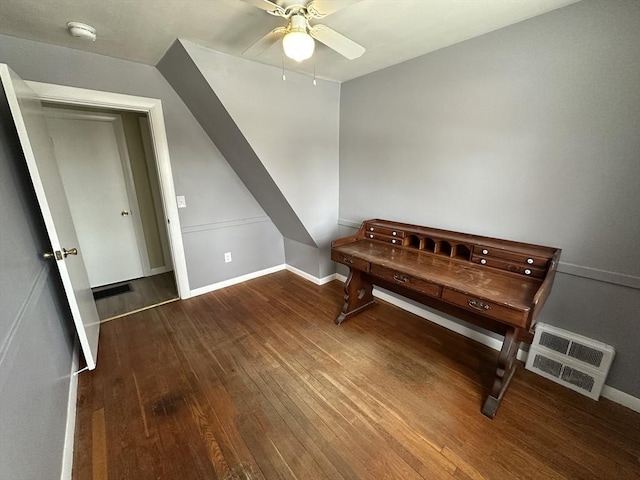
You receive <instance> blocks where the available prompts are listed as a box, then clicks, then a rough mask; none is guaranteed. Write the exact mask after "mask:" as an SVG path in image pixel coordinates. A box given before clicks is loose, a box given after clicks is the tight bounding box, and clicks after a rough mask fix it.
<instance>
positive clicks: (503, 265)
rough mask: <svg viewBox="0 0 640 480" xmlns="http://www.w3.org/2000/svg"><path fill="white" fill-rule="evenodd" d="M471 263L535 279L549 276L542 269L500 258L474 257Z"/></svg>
mask: <svg viewBox="0 0 640 480" xmlns="http://www.w3.org/2000/svg"><path fill="white" fill-rule="evenodd" d="M471 261H472V262H473V263H479V264H480V265H486V266H487V267H494V268H499V269H500V270H506V271H508V272H515V273H521V274H522V275H528V276H531V277H535V278H544V277H545V275H546V274H547V272H546V271H545V270H543V269H541V268H535V267H531V266H529V265H523V264H520V263H514V262H510V261H508V260H502V259H500V258H492V257H483V256H478V255H474V256H473V258H472V259H471Z"/></svg>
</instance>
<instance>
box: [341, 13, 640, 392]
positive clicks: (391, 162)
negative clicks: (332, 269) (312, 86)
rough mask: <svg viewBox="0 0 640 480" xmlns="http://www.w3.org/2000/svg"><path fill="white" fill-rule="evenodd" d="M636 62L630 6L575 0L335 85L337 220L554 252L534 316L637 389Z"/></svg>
mask: <svg viewBox="0 0 640 480" xmlns="http://www.w3.org/2000/svg"><path fill="white" fill-rule="evenodd" d="M639 59H640V2H637V1H624V0H616V1H604V0H600V1H592V0H584V1H582V2H579V3H576V4H574V5H571V6H568V7H566V8H563V9H559V10H556V11H554V12H550V13H548V14H545V15H541V16H539V17H536V18H533V19H530V20H527V21H524V22H521V23H519V24H516V25H513V26H511V27H507V28H504V29H502V30H498V31H496V32H493V33H490V34H487V35H484V36H482V37H479V38H476V39H472V40H469V41H466V42H463V43H460V44H457V45H454V46H451V47H448V48H446V49H442V50H440V51H437V52H434V53H431V54H429V55H426V56H423V57H420V58H417V59H414V60H410V61H408V62H405V63H402V64H399V65H396V66H394V67H390V68H388V69H385V70H382V71H379V72H375V73H372V74H370V75H367V76H365V77H361V78H358V79H355V80H352V81H349V82H347V83H345V84H343V85H342V95H341V116H340V218H341V223H343V224H345V225H349V224H351V223H352V222H360V221H361V220H363V219H365V218H368V217H381V218H391V219H396V220H402V221H407V222H410V223H417V224H422V225H430V226H434V227H440V228H446V229H452V230H457V231H465V232H471V233H477V234H484V235H490V236H496V237H502V238H508V239H513V240H522V241H528V242H532V243H541V244H545V245H551V246H556V247H560V248H562V249H563V252H562V258H561V260H562V262H563V264H562V265H561V267H560V271H561V272H564V273H560V274H559V275H558V277H557V280H556V285H555V287H554V290H553V292H552V294H551V297H550V298H549V300H548V303H547V305H546V307H545V308H544V309H543V311H542V313H541V316H540V321H542V322H546V323H549V324H552V325H556V326H559V327H561V328H566V329H568V330H571V331H574V332H577V333H580V334H583V335H585V336H587V337H591V338H596V339H598V340H600V341H603V342H605V343H608V344H611V345H613V346H614V347H615V348H616V350H617V357H616V359H615V361H614V365H613V367H612V371H611V373H610V377H609V379H608V381H607V383H608V384H609V385H610V386H612V387H614V388H617V389H619V390H622V391H623V392H626V393H629V394H631V395H634V396H635V397H640V376H639V375H638V372H637V369H638V365H640V345H639V343H638V329H639V325H640V309H639V308H640V307H639V305H640V290H638V288H639V287H640V248H638V239H639V238H640V215H639V214H638V211H639V208H640V88H639V87H638V86H639V85H640V61H639ZM372 192H375V195H372V194H371V193H372ZM602 280H606V281H602ZM612 282H613V283H612Z"/></svg>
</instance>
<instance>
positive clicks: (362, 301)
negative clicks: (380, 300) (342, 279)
mask: <svg viewBox="0 0 640 480" xmlns="http://www.w3.org/2000/svg"><path fill="white" fill-rule="evenodd" d="M372 291H373V285H372V283H371V282H370V281H368V280H366V279H365V278H363V275H362V272H361V271H360V270H354V269H352V268H350V269H349V278H347V283H345V284H344V305H343V306H342V313H340V315H338V318H336V324H337V325H340V324H341V323H342V322H344V321H345V320H346V319H347V318H350V317H353V316H354V315H357V314H358V313H360V312H361V311H363V310H365V309H367V308H369V307H373V306H374V305H375V302H374V301H373V293H372Z"/></svg>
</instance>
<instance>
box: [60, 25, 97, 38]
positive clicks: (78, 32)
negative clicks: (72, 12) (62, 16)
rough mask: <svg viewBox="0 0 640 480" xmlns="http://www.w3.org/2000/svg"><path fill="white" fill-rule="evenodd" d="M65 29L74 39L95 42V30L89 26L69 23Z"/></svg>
mask: <svg viewBox="0 0 640 480" xmlns="http://www.w3.org/2000/svg"><path fill="white" fill-rule="evenodd" d="M67 28H68V29H69V33H70V34H71V35H72V36H74V37H76V38H79V39H81V40H88V41H91V42H95V41H96V29H95V28H93V27H92V26H91V25H87V24H85V23H80V22H69V23H67Z"/></svg>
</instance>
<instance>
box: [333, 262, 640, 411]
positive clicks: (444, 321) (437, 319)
mask: <svg viewBox="0 0 640 480" xmlns="http://www.w3.org/2000/svg"><path fill="white" fill-rule="evenodd" d="M336 280H340V281H341V282H342V283H344V282H346V281H347V277H345V276H344V275H341V274H339V273H336ZM373 296H374V297H378V298H380V299H382V300H384V301H385V302H388V303H390V304H392V305H395V306H396V307H398V308H402V309H403V310H406V311H408V312H411V313H413V314H415V315H418V316H419V317H421V318H424V319H426V320H429V321H430V322H433V323H435V324H437V325H440V326H441V327H444V328H446V329H448V330H451V331H454V332H456V333H459V334H460V335H464V336H465V337H467V338H471V339H472V340H475V341H477V342H480V343H482V344H483V345H486V346H488V347H491V348H493V349H494V350H498V351H499V350H500V349H501V348H502V342H501V341H500V340H498V339H496V338H493V337H490V336H489V335H485V334H484V333H482V332H478V331H476V330H472V329H470V328H467V327H465V326H464V325H461V324H459V323H456V322H452V321H451V320H449V319H448V318H445V317H442V316H440V315H438V314H436V313H434V312H431V311H428V310H426V309H424V308H421V307H418V306H416V305H413V304H412V303H409V302H407V301H406V300H403V299H401V298H397V297H394V296H393V295H389V294H388V293H385V292H381V291H379V290H377V289H376V288H374V289H373ZM527 356H528V352H525V351H524V350H518V360H522V361H523V362H525V363H526V361H527ZM601 396H602V397H604V398H607V399H609V400H611V401H612V402H615V403H618V404H620V405H623V406H625V407H627V408H630V409H631V410H633V411H634V412H640V398H636V397H634V396H632V395H629V394H628V393H625V392H622V391H620V390H617V389H615V388H613V387H610V386H609V385H605V386H604V387H603V389H602V394H601Z"/></svg>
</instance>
